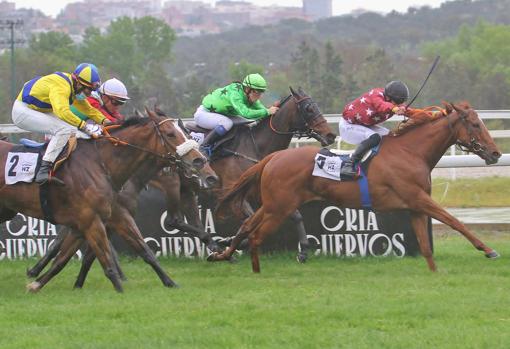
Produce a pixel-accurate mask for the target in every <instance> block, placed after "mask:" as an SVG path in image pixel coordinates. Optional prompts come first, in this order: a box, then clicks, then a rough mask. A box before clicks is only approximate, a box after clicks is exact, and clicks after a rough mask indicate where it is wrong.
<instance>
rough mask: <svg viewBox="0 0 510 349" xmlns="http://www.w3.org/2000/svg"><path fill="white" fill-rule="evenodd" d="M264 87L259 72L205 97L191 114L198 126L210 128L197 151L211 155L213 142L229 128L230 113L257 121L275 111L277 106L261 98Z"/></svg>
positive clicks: (230, 125)
mask: <svg viewBox="0 0 510 349" xmlns="http://www.w3.org/2000/svg"><path fill="white" fill-rule="evenodd" d="M266 89H267V83H266V80H265V79H264V78H263V77H262V76H261V75H260V74H248V75H247V76H246V77H245V78H244V79H243V82H242V83H241V82H233V83H231V84H230V85H227V86H225V87H220V88H218V89H216V90H214V91H213V92H211V93H209V94H208V95H207V96H205V97H204V99H203V100H202V105H200V107H198V109H197V111H196V112H195V115H194V119H195V122H196V124H197V125H198V126H200V127H202V128H206V129H209V130H213V131H212V132H210V133H209V134H208V135H207V137H206V138H205V139H204V141H203V143H202V146H201V149H200V150H201V151H202V152H203V153H204V155H207V156H210V155H211V149H212V146H213V144H214V142H216V141H217V140H218V139H220V138H221V137H222V136H224V135H225V134H226V133H227V132H228V131H229V130H230V129H231V128H232V126H233V125H234V123H233V121H232V120H231V119H230V117H231V116H241V117H243V118H245V119H251V120H258V119H262V118H265V117H268V116H269V115H273V114H275V113H276V112H277V111H278V107H276V106H271V107H269V108H266V107H265V106H264V105H263V104H262V102H261V101H260V97H261V96H262V94H263V93H264V92H265V91H266Z"/></svg>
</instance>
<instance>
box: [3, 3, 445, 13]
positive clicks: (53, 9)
mask: <svg viewBox="0 0 510 349" xmlns="http://www.w3.org/2000/svg"><path fill="white" fill-rule="evenodd" d="M0 1H3V0H0ZM8 1H12V0H8ZM202 1H203V2H208V3H214V0H202ZM247 1H248V2H251V3H253V4H256V5H260V6H267V5H272V4H278V5H280V6H301V4H302V1H301V0H247ZM445 1H447V0H385V1H381V0H356V1H351V0H333V13H334V14H335V15H340V14H346V13H349V12H351V11H352V10H355V9H358V8H364V9H368V10H372V11H378V12H384V13H386V12H390V11H391V10H397V11H399V12H403V11H406V10H407V8H409V7H411V6H423V5H429V6H432V7H438V6H439V5H440V4H441V3H443V2H445ZM71 2H77V1H76V0H51V1H41V0H14V3H16V8H20V7H32V8H37V9H40V10H41V11H43V12H44V13H46V14H48V15H51V16H56V15H57V14H58V13H59V12H60V10H61V9H63V8H64V6H65V5H66V4H69V3H71ZM163 2H164V0H163Z"/></svg>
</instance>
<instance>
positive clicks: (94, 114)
mask: <svg viewBox="0 0 510 349" xmlns="http://www.w3.org/2000/svg"><path fill="white" fill-rule="evenodd" d="M73 105H74V106H75V107H76V109H77V110H79V111H80V112H81V113H83V114H85V115H87V116H88V117H89V118H90V119H92V120H94V121H95V122H96V123H98V124H102V123H103V122H104V121H105V119H106V117H105V116H104V115H103V113H101V112H100V111H99V110H98V109H96V108H94V107H93V106H91V105H90V103H89V102H88V101H87V100H83V101H78V100H75V101H74V103H73Z"/></svg>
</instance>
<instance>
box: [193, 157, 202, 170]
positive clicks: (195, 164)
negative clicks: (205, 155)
mask: <svg viewBox="0 0 510 349" xmlns="http://www.w3.org/2000/svg"><path fill="white" fill-rule="evenodd" d="M192 164H193V167H194V168H196V169H197V170H201V169H202V168H203V167H204V165H205V160H204V159H202V158H196V159H193V161H192Z"/></svg>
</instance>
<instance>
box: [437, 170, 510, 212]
mask: <svg viewBox="0 0 510 349" xmlns="http://www.w3.org/2000/svg"><path fill="white" fill-rule="evenodd" d="M509 171H510V170H509ZM432 197H433V198H434V200H436V202H439V203H440V204H441V206H445V207H509V206H510V177H489V178H478V179H471V178H469V179H457V180H455V181H452V180H449V179H444V178H436V179H434V180H433V182H432Z"/></svg>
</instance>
